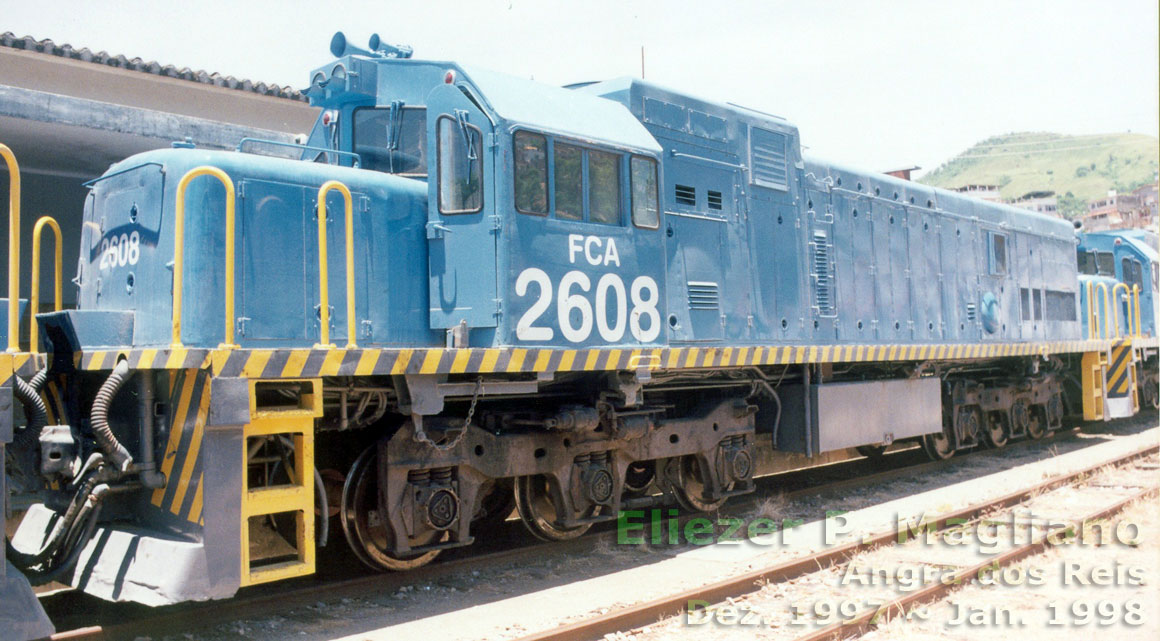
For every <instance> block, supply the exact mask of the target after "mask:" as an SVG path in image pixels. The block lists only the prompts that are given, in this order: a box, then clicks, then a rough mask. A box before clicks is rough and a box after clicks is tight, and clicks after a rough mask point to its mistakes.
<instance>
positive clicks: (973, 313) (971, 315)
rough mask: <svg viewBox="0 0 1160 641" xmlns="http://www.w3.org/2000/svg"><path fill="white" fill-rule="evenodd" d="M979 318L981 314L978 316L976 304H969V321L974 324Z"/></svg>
mask: <svg viewBox="0 0 1160 641" xmlns="http://www.w3.org/2000/svg"><path fill="white" fill-rule="evenodd" d="M978 317H979V314H978V311H976V308H975V304H974V303H967V320H969V321H970V322H972V323H973V322H975V319H977V318H978Z"/></svg>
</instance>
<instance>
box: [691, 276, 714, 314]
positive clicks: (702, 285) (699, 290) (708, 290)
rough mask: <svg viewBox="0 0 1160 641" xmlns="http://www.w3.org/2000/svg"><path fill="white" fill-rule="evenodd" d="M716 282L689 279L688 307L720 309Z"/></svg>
mask: <svg viewBox="0 0 1160 641" xmlns="http://www.w3.org/2000/svg"><path fill="white" fill-rule="evenodd" d="M717 290H718V288H717V283H710V282H705V281H695V280H691V281H689V309H708V310H712V309H720V307H721V300H720V294H719V293H718V291H717Z"/></svg>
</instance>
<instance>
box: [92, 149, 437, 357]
mask: <svg viewBox="0 0 1160 641" xmlns="http://www.w3.org/2000/svg"><path fill="white" fill-rule="evenodd" d="M200 165H212V166H215V167H218V168H220V169H222V170H223V171H225V172H226V173H227V174H228V175H229V176H230V177H231V179H232V180H233V182H234V185H235V189H236V191H237V200H236V205H235V206H236V241H235V242H236V245H235V251H236V258H235V261H236V262H235V270H236V271H235V274H234V279H235V281H234V282H235V287H236V300H235V315H236V317H235V318H234V323H235V328H236V338H237V340H238V342H239V343H240V344H241V345H242V346H247V347H272V346H309V345H313V344H315V343H317V342H318V340H319V335H320V334H319V332H320V327H319V315H318V306H319V282H318V236H317V234H318V232H317V229H318V228H317V214H316V212H317V193H318V188H319V187H320V186H321V185H322V184H323V183H324V182H326V181H327V180H332V179H334V180H340V181H342V182H344V183H345V184H346V185H347V186H348V187H349V188H350V190H351V192H352V195H353V203H352V204H353V222H354V238H355V243H354V246H355V253H354V259H355V260H354V262H355V302H356V316H357V318H356V319H355V320H356V323H355V325H356V332H357V333H358V336H357V339H358V342H359V343H360V344H368V345H371V344H378V345H401V344H405V345H413V344H416V343H418V344H423V343H429V342H431V341H432V340H433V339H432V333H431V331H430V329H429V328H428V327H427V323H426V322H425V319H422V318H421V315H422V312H423V310H425V309H426V307H427V305H426V291H425V288H424V287H423V286H422V282H421V281H420V282H418V284H416V280H417V276H418V275H419V274H421V272H420V271H419V268H418V267H417V266H421V265H423V264H424V263H425V262H426V256H425V252H424V251H423V246H422V243H423V235H424V223H425V219H426V197H425V191H426V188H425V186H424V185H423V184H422V183H420V182H415V181H410V180H406V179H402V178H397V177H394V176H387V175H384V174H381V173H378V172H371V171H360V170H355V169H348V168H343V167H335V166H330V165H326V164H316V163H307V162H301V161H296V160H283V159H276V158H267V157H262V156H256V155H251V154H241V153H234V152H210V151H201V150H191V149H172V150H160V151H152V152H147V153H144V154H138V155H136V156H133V157H131V158H129V159H127V160H125V161H123V162H121V163H119V164H117V165H114V166H113V167H112V168H111V169H110V172H109V173H108V174H106V177H105V178H102V179H100V180H98V181H96V182H95V183H94V184H93V186H92V189H93V195H92V198H90V199H89V201H90V203H91V205H90V206H87V207H86V212H85V227H84V231H83V232H82V234H83V235H82V249H81V251H82V256H81V261H80V273H79V279H80V305H81V309H82V310H130V311H133V312H135V313H134V331H133V334H132V336H133V345H135V346H159V345H167V344H169V342H170V319H171V314H172V295H173V290H172V287H173V271H172V270H173V263H172V261H173V248H174V244H173V239H174V215H175V210H174V202H175V200H176V189H177V182H178V180H179V179H180V177H181V176H183V175H184V174H185V173H186V172H187V171H189V170H190V169H192V168H194V167H197V166H200ZM327 204H328V211H327V220H328V222H327V244H328V258H329V261H328V269H329V278H330V280H329V292H330V305H331V307H332V308H333V310H332V315H331V324H332V327H331V338H332V341H334V342H336V343H345V342H346V339H347V331H346V327H347V323H346V284H345V283H346V281H345V278H346V274H345V271H346V270H345V262H346V256H345V222H344V216H343V201H342V197H341V196H340V195H339V194H338V192H335V191H332V192H331V193H330V195H329V197H328V199H327ZM224 207H225V191H224V188H223V187H222V185H221V183H219V182H218V181H217V180H215V179H213V178H211V177H201V178H197V179H195V180H194V181H193V182H191V183H190V185H189V188H188V189H187V191H186V221H185V266H184V296H183V314H182V342H183V343H184V344H185V345H186V346H199V347H215V346H217V345H218V344H220V343H221V342H222V340H223V339H224V336H225V329H224V327H225V318H224V313H225V307H224V293H225V280H224V266H225V255H224V244H225V209H224ZM408 273H413V274H414V276H415V277H412V278H400V277H399V275H400V274H408Z"/></svg>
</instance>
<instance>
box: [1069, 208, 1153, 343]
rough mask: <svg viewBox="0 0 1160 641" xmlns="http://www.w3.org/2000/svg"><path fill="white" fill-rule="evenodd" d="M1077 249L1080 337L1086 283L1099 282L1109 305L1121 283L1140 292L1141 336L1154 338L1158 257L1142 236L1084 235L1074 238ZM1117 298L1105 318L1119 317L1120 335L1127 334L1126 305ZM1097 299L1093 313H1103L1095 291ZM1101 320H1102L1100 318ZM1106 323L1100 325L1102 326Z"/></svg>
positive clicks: (1135, 232)
mask: <svg viewBox="0 0 1160 641" xmlns="http://www.w3.org/2000/svg"><path fill="white" fill-rule="evenodd" d="M1078 236H1079V246H1078V247H1077V248H1076V255H1077V260H1078V263H1079V271H1080V274H1082V276H1081V279H1082V281H1083V282H1081V292H1082V295H1083V308H1082V313H1081V318H1082V320H1083V331H1084V336H1087V335H1088V331H1089V329H1088V311H1087V310H1088V304H1089V303H1088V300H1087V284H1086V283H1087V281H1089V280H1090V281H1093V282H1097V283H1098V282H1102V283H1104V286H1105V287H1106V288H1107V290H1108V294H1109V297H1108V300H1109V301H1112V300H1113V299H1112V297H1111V293H1112V288H1113V287H1114V286H1115V284H1116V283H1124V284H1125V285H1127V286H1128V287H1129V288H1131V287H1133V286H1138V287H1139V288H1140V331H1141V333H1142V334H1143V335H1145V336H1156V335H1157V333H1156V329H1157V328H1156V319H1157V316H1158V313H1160V309H1158V307H1160V256H1158V255H1157V252H1156V250H1155V249H1154V248H1153V247H1152V246H1151V245H1150V244H1149V243H1148V237H1147V236H1146V233H1141V231H1139V230H1117V231H1105V232H1087V233H1081V234H1078ZM1120 292H1121V295H1120V296H1118V297H1117V299H1118V300H1116V302H1115V304H1116V307H1117V309H1116V310H1114V311H1111V310H1109V311H1108V312H1107V314H1108V315H1117V316H1118V317H1119V323H1120V332H1121V335H1124V334H1126V333H1127V331H1128V329H1129V327H1128V319H1127V314H1128V311H1129V309H1128V303H1127V301H1125V300H1124V297H1123V295H1122V292H1123V288H1120ZM1095 293H1096V295H1097V296H1098V297H1099V298H1097V300H1096V310H1097V311H1099V312H1100V313H1101V314H1102V313H1103V312H1102V310H1103V302H1102V299H1103V291H1102V290H1099V289H1098V288H1097V291H1096V292H1095ZM1132 313H1133V314H1134V313H1135V312H1134V310H1133V312H1132ZM1101 318H1103V316H1101ZM1106 322H1108V321H1107V320H1102V321H1101V328H1102V324H1103V323H1106Z"/></svg>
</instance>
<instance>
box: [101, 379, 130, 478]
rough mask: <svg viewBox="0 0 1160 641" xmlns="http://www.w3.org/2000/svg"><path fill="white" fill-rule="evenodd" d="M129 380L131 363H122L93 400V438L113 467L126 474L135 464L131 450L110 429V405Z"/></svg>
mask: <svg viewBox="0 0 1160 641" xmlns="http://www.w3.org/2000/svg"><path fill="white" fill-rule="evenodd" d="M128 378H129V362H128V361H121V362H119V363H117V366H116V367H114V368H113V373H112V374H109V378H108V379H106V380H105V382H104V384H102V385H101V389H100V390H99V391H98V392H97V397H96V398H95V399H93V412H92V415H91V418H92V427H93V436H95V437H96V439H97V445H99V446H100V448H101V451H102V452H104V453H105V455H106V456H108V457H109V460H110V461H112V463H113V466H114V467H116V468H117V469H118V470H121V471H122V472H124V471H125V470H127V469H129V466H130V465H132V463H133V455H131V454H129V450H127V449H125V446H124V445H121V442H120V441H118V440H117V437H116V436H115V435H114V434H113V430H112V429H110V428H109V405H110V404H111V403H112V402H113V398H114V397H116V396H117V392H119V391H121V386H122V385H124V384H125V381H126V379H128Z"/></svg>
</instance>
